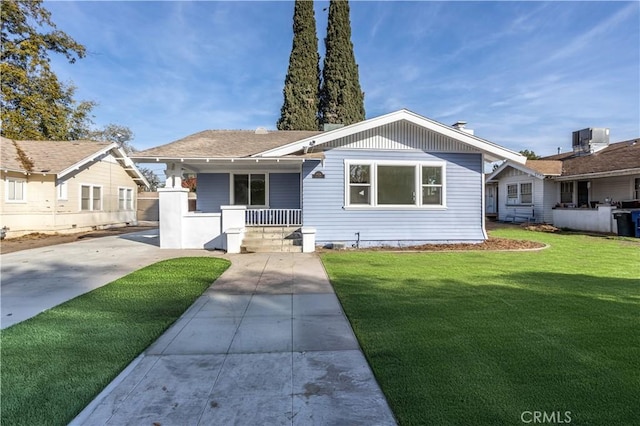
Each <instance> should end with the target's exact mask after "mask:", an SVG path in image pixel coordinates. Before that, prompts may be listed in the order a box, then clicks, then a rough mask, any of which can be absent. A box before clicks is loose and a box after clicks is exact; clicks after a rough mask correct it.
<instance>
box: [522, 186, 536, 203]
mask: <svg viewBox="0 0 640 426" xmlns="http://www.w3.org/2000/svg"><path fill="white" fill-rule="evenodd" d="M532 189H533V184H532V183H521V184H520V203H521V204H531V203H532V202H533V192H532Z"/></svg>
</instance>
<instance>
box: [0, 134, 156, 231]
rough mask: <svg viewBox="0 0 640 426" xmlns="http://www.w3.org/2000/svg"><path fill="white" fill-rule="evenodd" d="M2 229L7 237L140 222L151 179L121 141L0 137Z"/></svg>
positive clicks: (0, 213) (0, 225)
mask: <svg viewBox="0 0 640 426" xmlns="http://www.w3.org/2000/svg"><path fill="white" fill-rule="evenodd" d="M0 142H1V157H0V172H1V175H2V185H0V199H1V200H2V201H1V202H2V204H1V206H2V210H1V212H0V227H6V228H8V229H7V237H15V236H19V235H23V234H27V233H32V232H42V233H48V232H49V233H50V232H75V231H82V230H90V229H94V228H100V227H106V226H117V225H125V224H131V223H135V222H136V197H137V193H138V186H139V185H143V186H146V185H148V183H147V180H146V179H145V178H144V176H143V175H142V174H141V173H140V171H139V170H138V169H137V168H136V166H135V165H134V164H133V162H132V161H131V159H130V158H129V157H127V155H126V154H125V153H124V152H123V151H122V150H121V149H120V148H118V146H117V144H115V143H112V144H108V143H99V142H89V141H15V140H11V139H7V138H4V137H2V138H0Z"/></svg>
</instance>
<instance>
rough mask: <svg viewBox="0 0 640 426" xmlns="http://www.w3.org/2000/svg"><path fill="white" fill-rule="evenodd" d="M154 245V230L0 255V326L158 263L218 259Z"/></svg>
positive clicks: (156, 233) (27, 316)
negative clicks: (186, 257)
mask: <svg viewBox="0 0 640 426" xmlns="http://www.w3.org/2000/svg"><path fill="white" fill-rule="evenodd" d="M158 243H159V241H158V230H157V229H152V230H148V231H141V232H135V233H130V234H123V235H115V236H110V237H101V238H87V239H85V240H82V241H78V242H73V243H67V244H59V245H55V246H48V247H41V248H36V249H31V250H23V251H18V252H14V253H7V254H3V255H2V256H1V257H0V261H1V263H2V269H1V271H2V274H1V275H0V279H1V280H2V286H1V290H0V291H1V293H0V296H1V297H0V299H2V301H1V305H0V327H1V328H6V327H9V326H11V325H13V324H16V323H19V322H21V321H24V320H26V319H28V318H31V317H33V316H35V315H38V314H39V313H40V312H42V311H44V310H46V309H50V308H52V307H54V306H56V305H59V304H60V303H63V302H66V301H67V300H69V299H73V298H74V297H77V296H79V295H81V294H84V293H87V292H89V291H91V290H93V289H95V288H98V287H101V286H103V285H105V284H107V283H110V282H111V281H113V280H115V279H118V278H120V277H122V276H124V275H126V274H128V273H130V272H133V271H135V270H137V269H140V268H142V267H144V266H147V265H150V264H152V263H155V262H158V261H160V260H163V259H169V258H173V257H181V256H221V253H220V252H209V251H205V250H161V249H160V248H159V247H158Z"/></svg>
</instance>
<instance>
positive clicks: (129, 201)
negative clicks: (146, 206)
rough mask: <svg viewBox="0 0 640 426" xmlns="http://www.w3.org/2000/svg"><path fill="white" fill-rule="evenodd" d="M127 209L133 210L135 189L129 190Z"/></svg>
mask: <svg viewBox="0 0 640 426" xmlns="http://www.w3.org/2000/svg"><path fill="white" fill-rule="evenodd" d="M127 208H128V209H129V210H133V189H127Z"/></svg>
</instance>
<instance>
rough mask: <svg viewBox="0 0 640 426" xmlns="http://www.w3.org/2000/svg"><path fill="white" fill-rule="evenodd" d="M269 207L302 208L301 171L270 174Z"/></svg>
mask: <svg viewBox="0 0 640 426" xmlns="http://www.w3.org/2000/svg"><path fill="white" fill-rule="evenodd" d="M269 207H270V208H272V209H299V208H300V173H271V174H270V175H269Z"/></svg>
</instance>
